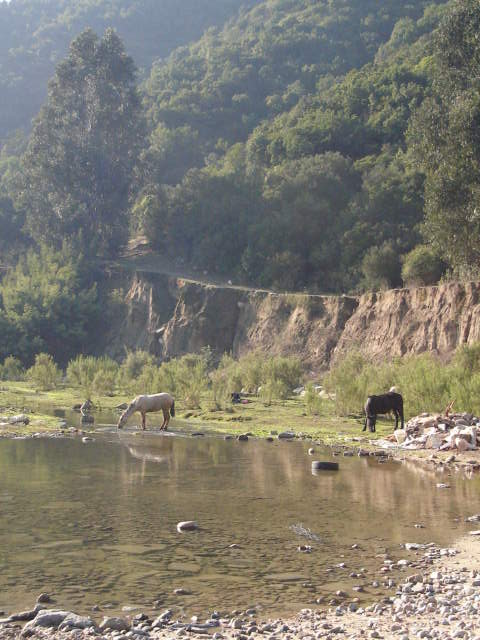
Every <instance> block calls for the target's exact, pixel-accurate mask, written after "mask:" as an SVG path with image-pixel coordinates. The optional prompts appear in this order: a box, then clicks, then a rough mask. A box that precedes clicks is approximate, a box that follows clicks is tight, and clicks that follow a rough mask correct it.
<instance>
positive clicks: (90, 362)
mask: <svg viewBox="0 0 480 640" xmlns="http://www.w3.org/2000/svg"><path fill="white" fill-rule="evenodd" d="M118 370H119V366H118V364H117V363H116V362H115V361H114V360H112V359H111V358H108V357H107V356H102V357H101V358H95V357H93V356H84V355H79V356H77V357H76V358H75V359H74V360H70V362H69V363H68V366H67V380H68V382H69V384H71V385H72V386H75V387H79V388H80V389H81V390H82V393H83V395H84V396H85V398H91V397H92V394H93V392H94V391H95V392H97V393H98V394H100V395H113V393H114V391H115V380H116V377H117V375H118Z"/></svg>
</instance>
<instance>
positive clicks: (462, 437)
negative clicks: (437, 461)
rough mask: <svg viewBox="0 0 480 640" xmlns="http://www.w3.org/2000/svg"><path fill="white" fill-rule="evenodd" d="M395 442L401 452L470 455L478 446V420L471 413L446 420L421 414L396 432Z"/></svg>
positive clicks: (479, 433)
mask: <svg viewBox="0 0 480 640" xmlns="http://www.w3.org/2000/svg"><path fill="white" fill-rule="evenodd" d="M393 436H394V438H395V441H396V442H397V444H399V445H400V446H401V447H402V448H403V449H438V450H440V451H446V450H449V449H456V450H457V451H460V452H463V451H471V450H474V449H476V448H477V446H478V445H480V418H478V417H476V416H474V415H473V414H471V413H453V414H451V415H449V416H442V415H438V414H431V413H422V414H420V415H419V416H416V417H415V418H411V419H410V420H409V421H408V422H407V423H406V425H405V429H397V430H396V431H395V432H394V434H393Z"/></svg>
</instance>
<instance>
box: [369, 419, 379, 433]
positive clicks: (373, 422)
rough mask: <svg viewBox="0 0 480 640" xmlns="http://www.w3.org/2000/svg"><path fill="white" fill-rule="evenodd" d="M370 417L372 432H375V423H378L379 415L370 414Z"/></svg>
mask: <svg viewBox="0 0 480 640" xmlns="http://www.w3.org/2000/svg"><path fill="white" fill-rule="evenodd" d="M370 419H371V423H370V433H375V431H376V429H375V425H376V423H377V416H370Z"/></svg>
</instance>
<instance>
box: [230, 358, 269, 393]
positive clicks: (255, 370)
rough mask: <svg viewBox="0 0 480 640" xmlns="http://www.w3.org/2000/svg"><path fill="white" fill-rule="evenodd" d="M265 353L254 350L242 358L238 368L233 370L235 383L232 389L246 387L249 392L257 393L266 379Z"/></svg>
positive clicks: (238, 389) (236, 389) (237, 389)
mask: <svg viewBox="0 0 480 640" xmlns="http://www.w3.org/2000/svg"><path fill="white" fill-rule="evenodd" d="M264 364H265V355H263V354H261V353H258V352H256V351H252V352H251V353H248V354H247V355H245V356H243V357H242V358H240V360H239V361H238V369H237V370H233V371H232V379H233V377H234V378H235V385H234V388H233V389H232V391H241V390H242V389H245V390H246V391H248V392H249V393H256V392H257V389H258V387H259V386H260V385H261V384H262V382H263V381H264V372H263V369H264Z"/></svg>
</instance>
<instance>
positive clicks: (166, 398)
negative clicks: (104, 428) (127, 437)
mask: <svg viewBox="0 0 480 640" xmlns="http://www.w3.org/2000/svg"><path fill="white" fill-rule="evenodd" d="M135 411H138V412H139V413H141V414H142V429H144V430H145V426H146V422H145V414H147V413H150V412H151V411H163V424H162V426H161V427H160V429H161V430H165V431H166V430H167V427H168V423H169V422H170V416H172V418H173V417H174V416H175V400H174V398H172V396H171V395H170V394H169V393H155V394H154V395H152V396H137V397H136V398H134V399H133V400H132V401H131V402H130V404H129V405H128V407H127V409H125V411H124V412H123V413H122V415H121V416H120V420H119V421H118V424H117V428H118V429H122V428H123V425H124V424H125V423H126V421H127V420H128V418H129V417H130V416H131V415H132V413H135Z"/></svg>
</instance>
